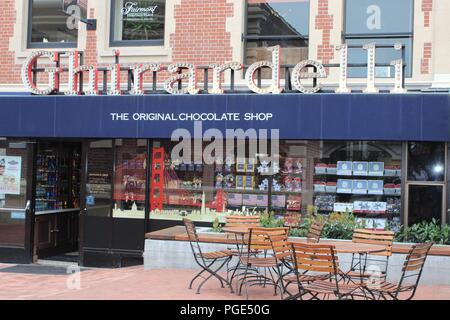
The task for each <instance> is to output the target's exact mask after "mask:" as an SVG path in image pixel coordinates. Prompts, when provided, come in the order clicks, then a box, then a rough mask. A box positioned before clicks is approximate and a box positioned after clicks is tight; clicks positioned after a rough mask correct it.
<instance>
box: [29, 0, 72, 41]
mask: <svg viewBox="0 0 450 320" xmlns="http://www.w3.org/2000/svg"><path fill="white" fill-rule="evenodd" d="M33 1H34V0H28V30H27V32H28V34H27V48H28V49H48V48H50V49H51V48H77V47H78V39H79V36H80V35H79V29H77V41H76V42H73V41H70V42H32V41H31V39H32V33H33Z"/></svg>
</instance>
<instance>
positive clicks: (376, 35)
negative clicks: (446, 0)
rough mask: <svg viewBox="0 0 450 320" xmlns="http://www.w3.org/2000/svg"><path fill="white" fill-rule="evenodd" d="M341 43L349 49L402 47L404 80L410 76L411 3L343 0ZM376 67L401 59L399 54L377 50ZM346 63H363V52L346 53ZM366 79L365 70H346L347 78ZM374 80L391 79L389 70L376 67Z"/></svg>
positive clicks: (386, 0)
mask: <svg viewBox="0 0 450 320" xmlns="http://www.w3.org/2000/svg"><path fill="white" fill-rule="evenodd" d="M345 14H346V19H345V39H346V43H348V44H350V45H363V44H367V43H375V44H377V45H394V44H396V43H401V44H403V45H404V46H405V49H404V50H405V51H404V54H405V56H404V62H405V64H406V70H405V76H411V74H412V37H413V36H412V34H413V1H412V0H398V1H391V0H346V9H345ZM376 54H377V59H376V63H383V64H385V63H387V64H389V63H390V62H391V61H392V60H396V59H401V58H402V54H401V52H400V51H397V50H395V49H394V48H383V49H377V52H376ZM349 63H350V64H351V63H367V51H365V50H363V49H350V50H349ZM366 76H367V68H365V67H364V68H356V67H354V68H351V67H350V68H349V77H356V78H362V77H366ZM376 77H380V78H392V77H394V68H393V67H377V68H376Z"/></svg>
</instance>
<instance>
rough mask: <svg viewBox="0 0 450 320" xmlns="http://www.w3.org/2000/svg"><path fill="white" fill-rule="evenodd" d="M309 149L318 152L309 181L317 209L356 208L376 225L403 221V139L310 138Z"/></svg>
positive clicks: (317, 211) (349, 210)
mask: <svg viewBox="0 0 450 320" xmlns="http://www.w3.org/2000/svg"><path fill="white" fill-rule="evenodd" d="M306 150H311V153H312V154H313V153H316V155H315V156H314V164H312V166H313V168H312V167H308V170H309V174H310V176H309V177H310V178H308V179H307V181H306V186H307V189H309V188H310V187H311V184H312V189H313V193H312V195H313V204H314V211H315V212H316V213H319V214H330V213H332V212H353V214H355V215H357V216H358V218H360V219H362V220H363V221H365V222H366V225H367V226H368V227H373V228H384V226H385V225H386V221H387V219H389V220H390V219H392V220H394V221H396V222H399V221H400V213H401V182H402V180H401V154H402V153H401V144H400V143H386V142H369V141H361V142H323V143H319V142H309V143H308V144H307V148H306ZM309 199H310V198H309Z"/></svg>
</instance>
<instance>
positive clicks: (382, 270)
mask: <svg viewBox="0 0 450 320" xmlns="http://www.w3.org/2000/svg"><path fill="white" fill-rule="evenodd" d="M394 235H395V233H394V232H393V231H385V230H370V229H355V230H354V232H353V238H352V241H353V242H354V243H365V244H376V245H381V246H384V247H385V248H386V250H384V251H381V252H376V253H371V254H370V255H369V254H360V255H358V256H356V254H352V261H351V267H350V271H349V272H346V273H342V272H341V275H342V276H343V277H344V279H345V280H347V281H349V282H350V281H353V280H357V281H360V282H362V281H363V280H364V279H368V278H370V277H371V276H373V275H374V273H376V274H377V275H378V276H379V277H381V278H384V279H385V278H386V276H387V272H388V266H389V257H390V256H392V244H393V242H394ZM369 269H370V270H369Z"/></svg>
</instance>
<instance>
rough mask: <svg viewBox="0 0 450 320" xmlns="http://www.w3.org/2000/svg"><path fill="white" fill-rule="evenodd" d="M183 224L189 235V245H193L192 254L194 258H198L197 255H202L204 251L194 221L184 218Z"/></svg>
mask: <svg viewBox="0 0 450 320" xmlns="http://www.w3.org/2000/svg"><path fill="white" fill-rule="evenodd" d="M183 223H184V226H185V228H186V233H187V235H188V239H189V243H190V244H191V248H192V253H193V254H194V257H195V258H197V254H199V253H200V254H201V252H202V250H201V248H200V244H199V242H198V234H197V230H195V224H194V222H192V220H190V219H187V218H183Z"/></svg>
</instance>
